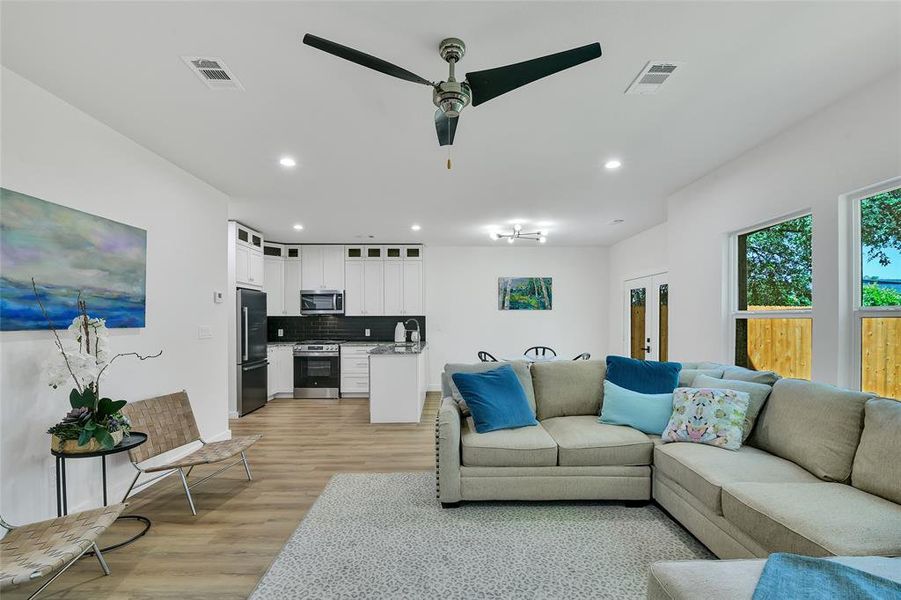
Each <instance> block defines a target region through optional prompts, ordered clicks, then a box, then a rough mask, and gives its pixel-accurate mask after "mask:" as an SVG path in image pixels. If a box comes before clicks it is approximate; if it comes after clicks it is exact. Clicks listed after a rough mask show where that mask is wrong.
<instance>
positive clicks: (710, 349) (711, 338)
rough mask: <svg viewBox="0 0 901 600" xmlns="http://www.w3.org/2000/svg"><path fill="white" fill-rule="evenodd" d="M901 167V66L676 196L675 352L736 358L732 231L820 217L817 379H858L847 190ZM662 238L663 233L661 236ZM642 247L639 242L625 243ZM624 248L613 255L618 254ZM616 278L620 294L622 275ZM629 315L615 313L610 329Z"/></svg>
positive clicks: (668, 249) (671, 260) (669, 241)
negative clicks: (729, 293) (729, 292)
mask: <svg viewBox="0 0 901 600" xmlns="http://www.w3.org/2000/svg"><path fill="white" fill-rule="evenodd" d="M899 173H901V72H896V73H894V74H891V75H889V76H886V77H883V78H881V79H880V80H878V81H876V82H874V83H873V84H872V85H870V86H867V87H866V88H865V89H862V90H860V91H859V92H857V93H855V94H852V95H851V96H848V97H846V98H844V99H843V100H841V101H839V102H837V103H835V104H833V105H831V106H829V107H827V108H825V109H823V110H822V111H820V112H818V113H815V114H814V115H812V116H810V117H809V118H807V119H805V120H804V121H801V122H799V123H798V124H796V125H795V126H793V127H791V128H789V129H786V130H785V131H783V132H782V133H780V134H779V135H777V136H775V137H774V138H771V139H770V140H768V141H766V142H764V143H762V144H760V145H759V146H757V147H756V148H754V149H753V150H751V151H749V152H747V153H745V154H743V155H742V156H739V157H738V158H736V159H734V160H732V161H730V162H728V163H727V164H725V165H723V166H722V167H720V168H718V169H716V170H714V171H712V172H711V173H709V174H707V175H706V176H704V177H703V178H701V179H699V180H697V181H695V182H694V183H692V184H691V185H689V186H687V187H685V188H683V189H682V190H680V191H678V192H677V193H675V194H673V195H672V196H670V197H669V198H668V199H667V222H666V224H665V229H666V245H665V250H664V254H665V256H666V258H667V261H666V262H667V263H668V264H667V266H668V268H669V272H670V309H669V310H670V313H669V314H670V356H671V357H673V358H674V359H675V360H678V359H680V358H683V359H685V360H704V359H709V360H723V361H728V360H731V359H732V352H733V351H732V348H730V344H729V338H730V336H729V328H730V326H731V323H730V322H729V320H728V302H727V298H726V294H725V291H724V287H725V284H726V281H727V260H726V254H727V251H728V239H729V235H730V233H732V232H734V231H736V230H738V229H741V228H744V227H748V226H753V225H755V224H759V223H763V222H766V221H768V220H771V219H774V218H778V217H781V216H784V215H789V214H792V213H796V212H798V211H803V210H810V211H812V214H813V227H814V236H813V281H814V284H813V285H814V291H813V302H814V308H813V315H814V329H813V346H814V348H813V378H814V379H815V380H818V381H824V382H829V383H836V384H839V385H851V384H852V381H853V379H852V373H851V372H850V366H849V365H850V360H849V356H850V352H851V341H850V323H849V321H850V319H849V317H848V314H849V301H850V293H849V290H848V285H849V281H850V275H849V273H848V253H849V251H848V237H847V231H848V230H847V206H845V205H844V203H843V202H841V201H840V196H841V195H843V194H846V193H848V192H852V191H854V190H857V189H860V188H863V187H866V186H868V185H872V184H875V183H878V182H881V181H884V180H887V179H889V178H891V177H893V176H897V175H898V174H899ZM654 235H659V232H655V234H654ZM634 245H635V238H632V239H631V240H628V241H626V242H623V243H621V244H619V245H618V246H619V247H622V248H626V247H630V246H634ZM618 255H619V252H618V251H617V249H616V248H614V250H612V252H611V259H612V262H613V260H614V259H613V257H614V256H618ZM615 276H616V275H615V274H612V275H611V280H610V286H611V294H618V293H620V291H619V290H615V289H614V288H616V287H617V286H618V287H619V289H621V286H622V281H621V280H619V279H614V277H615ZM622 326H623V324H622V315H621V314H620V313H619V312H615V311H611V329H612V330H614V329H619V330H620V331H621V328H622Z"/></svg>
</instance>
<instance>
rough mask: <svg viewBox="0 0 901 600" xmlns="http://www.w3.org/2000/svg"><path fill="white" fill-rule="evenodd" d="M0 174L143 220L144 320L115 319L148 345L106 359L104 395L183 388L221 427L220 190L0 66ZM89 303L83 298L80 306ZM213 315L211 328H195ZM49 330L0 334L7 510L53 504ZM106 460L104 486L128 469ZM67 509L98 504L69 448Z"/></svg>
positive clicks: (120, 338) (128, 341) (131, 343)
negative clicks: (111, 361) (201, 336)
mask: <svg viewBox="0 0 901 600" xmlns="http://www.w3.org/2000/svg"><path fill="white" fill-rule="evenodd" d="M2 82H3V85H2V156H0V158H2V172H0V177H2V181H0V183H2V185H3V187H6V188H9V189H12V190H15V191H18V192H22V193H25V194H29V195H32V196H36V197H38V198H42V199H44V200H48V201H51V202H55V203H58V204H62V205H65V206H70V207H72V208H76V209H79V210H83V211H86V212H89V213H92V214H96V215H100V216H102V217H106V218H109V219H114V220H116V221H121V222H123V223H127V224H129V225H134V226H136V227H141V228H143V229H146V230H147V313H146V325H147V326H146V327H145V328H143V329H120V330H114V331H113V333H112V339H111V345H112V350H113V351H114V352H115V351H137V352H141V353H153V352H156V351H157V350H159V349H162V350H163V356H162V357H161V358H159V359H156V360H149V361H146V362H142V363H139V362H137V361H134V360H131V361H130V360H129V359H121V360H120V361H117V363H116V364H115V365H114V366H113V367H111V368H110V370H109V372H108V373H109V376H108V378H107V379H106V380H105V384H104V389H103V391H104V395H109V396H111V397H113V398H122V399H125V400H130V401H132V400H140V399H142V398H146V397H150V396H154V395H158V394H162V393H166V392H172V391H177V390H181V389H186V390H187V391H188V394H189V396H190V398H191V403H192V406H193V408H194V413H195V415H196V417H197V422H198V425H199V427H200V431H201V433H202V434H203V435H204V436H205V437H226V436H227V435H228V420H227V407H226V344H225V339H226V328H227V313H226V307H225V304H214V303H213V291H214V290H220V291H225V289H226V220H227V214H226V212H227V205H226V200H227V199H226V196H224V195H223V194H221V193H220V192H218V191H216V190H214V189H213V188H211V187H210V186H209V185H207V184H205V183H203V182H201V181H200V180H198V179H196V178H194V177H193V176H191V175H188V174H187V173H185V172H184V171H182V170H180V169H179V168H177V167H175V166H174V165H172V164H171V163H168V162H166V161H165V160H163V159H162V158H160V157H158V156H157V155H155V154H153V153H151V152H149V151H148V150H145V149H144V148H142V147H141V146H138V145H137V144H135V143H134V142H132V141H130V140H129V139H127V138H125V137H123V136H122V135H120V134H118V133H116V132H115V131H113V130H112V129H110V128H108V127H107V126H105V125H103V124H101V123H99V122H98V121H96V120H94V119H93V118H91V117H89V116H87V115H85V114H84V113H82V112H80V111H78V110H77V109H75V108H73V107H72V106H70V105H68V104H66V103H64V102H63V101H61V100H60V99H58V98H56V97H55V96H52V95H51V94H49V93H48V92H46V91H44V90H42V89H41V88H38V87H37V86H35V85H34V84H32V83H30V82H29V81H27V80H25V79H23V78H21V77H19V76H18V75H16V74H15V73H13V72H11V71H9V70H7V69H5V68H4V69H3V70H2ZM89 309H90V307H89ZM201 326H202V327H209V328H210V329H211V330H212V333H213V337H212V338H211V339H205V340H198V338H197V328H198V327H201ZM52 349H53V347H52V343H51V337H50V333H49V332H47V331H22V332H3V333H2V334H0V377H2V380H0V452H2V458H0V471H2V472H0V479H2V482H3V485H2V494H0V510H2V513H3V516H4V517H5V518H6V519H8V520H10V521H12V522H29V521H34V520H38V519H43V518H48V517H50V516H55V515H56V503H55V484H54V478H53V477H54V476H53V465H54V462H53V460H52V456H51V455H50V453H49V445H50V436H49V435H47V434H46V433H45V432H46V430H47V427H49V426H50V425H52V424H53V423H55V422H56V421H58V420H59V419H60V418H61V417H62V416H63V415H64V414H65V412H66V410H67V409H68V400H67V395H68V390H62V389H60V390H53V389H51V388H50V387H48V386H47V384H46V378H45V375H44V372H43V365H44V364H45V362H46V360H47V357H48V356H49V354H50V353H51V352H52ZM126 461H127V459H126V457H125V456H124V455H117V456H115V457H111V459H110V460H108V464H109V465H110V467H111V469H110V498H111V500H112V499H115V498H118V497H121V495H122V494H123V493H124V492H125V488H126V487H127V485H128V483H129V482H130V479H131V477H132V475H133V473H134V471H133V469H132V468H131V467H130V466H128V465H127V463H126ZM67 471H68V475H69V510H70V511H73V510H78V509H82V508H88V507H92V506H97V505H99V504H100V500H101V492H100V465H99V462H98V460H96V459H88V460H79V461H70V462H69V468H68V470H67Z"/></svg>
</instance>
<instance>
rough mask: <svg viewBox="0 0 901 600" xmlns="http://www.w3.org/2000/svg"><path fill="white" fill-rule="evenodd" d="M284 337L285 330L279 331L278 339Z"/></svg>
mask: <svg viewBox="0 0 901 600" xmlns="http://www.w3.org/2000/svg"><path fill="white" fill-rule="evenodd" d="M284 336H285V330H284V329H279V330H278V337H284Z"/></svg>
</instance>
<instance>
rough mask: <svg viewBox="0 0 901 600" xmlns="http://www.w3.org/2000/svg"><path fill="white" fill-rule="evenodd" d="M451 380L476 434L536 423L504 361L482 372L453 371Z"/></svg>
mask: <svg viewBox="0 0 901 600" xmlns="http://www.w3.org/2000/svg"><path fill="white" fill-rule="evenodd" d="M452 379H453V380H454V384H455V385H456V386H457V389H458V390H460V393H461V394H462V395H463V398H464V399H465V400H466V406H467V407H469V412H470V413H472V420H473V423H474V424H475V428H476V431H478V432H479V433H488V432H489V431H496V430H498V429H516V428H517V427H528V426H530V425H538V421H536V420H535V413H534V412H532V407H531V406H529V401H528V400H526V394H525V392H524V391H523V389H522V384H520V383H519V379H518V378H517V377H516V373H514V372H513V367H511V366H510V365H509V364H508V363H501V365H500V366H499V367H498V368H496V369H492V370H491V371H485V372H483V373H454V375H453V377H452Z"/></svg>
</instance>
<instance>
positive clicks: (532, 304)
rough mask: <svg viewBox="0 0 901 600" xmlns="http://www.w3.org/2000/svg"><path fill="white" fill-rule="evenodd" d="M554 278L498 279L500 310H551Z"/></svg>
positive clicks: (498, 307) (498, 305)
mask: <svg viewBox="0 0 901 600" xmlns="http://www.w3.org/2000/svg"><path fill="white" fill-rule="evenodd" d="M553 300H554V294H553V278H552V277H498V278H497V309H498V310H551V305H552V304H553Z"/></svg>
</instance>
